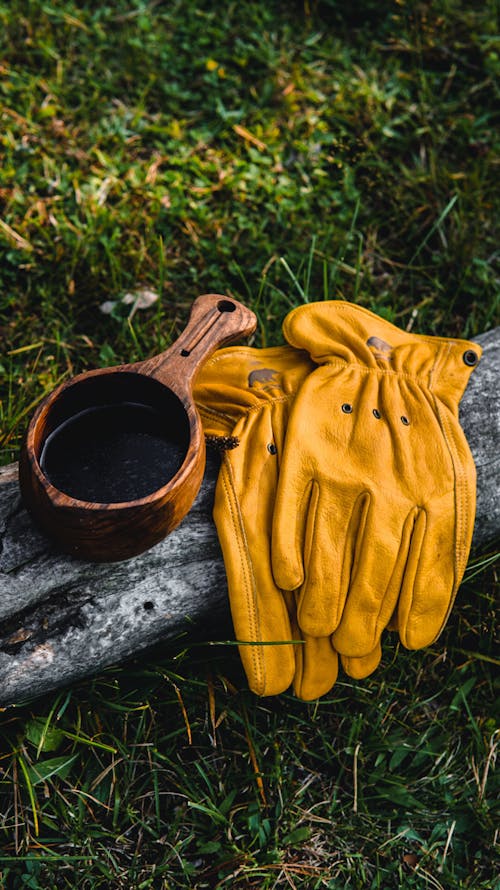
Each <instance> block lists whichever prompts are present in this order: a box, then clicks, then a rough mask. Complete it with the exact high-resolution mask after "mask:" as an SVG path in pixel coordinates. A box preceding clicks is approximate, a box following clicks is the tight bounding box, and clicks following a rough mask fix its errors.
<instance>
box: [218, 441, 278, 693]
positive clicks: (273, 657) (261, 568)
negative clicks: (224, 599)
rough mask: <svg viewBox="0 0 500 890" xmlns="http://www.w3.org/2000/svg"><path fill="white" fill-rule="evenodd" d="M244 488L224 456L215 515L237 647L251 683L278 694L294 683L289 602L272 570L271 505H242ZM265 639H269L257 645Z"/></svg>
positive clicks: (266, 691)
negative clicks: (255, 507) (251, 507)
mask: <svg viewBox="0 0 500 890" xmlns="http://www.w3.org/2000/svg"><path fill="white" fill-rule="evenodd" d="M240 488H241V486H239V487H237V486H235V483H234V479H233V468H232V466H231V462H230V459H229V458H226V459H225V460H224V462H223V464H222V466H221V469H220V472H219V479H218V481H217V487H216V494H215V503H214V520H215V523H216V526H217V531H218V535H219V541H220V545H221V549H222V554H223V557H224V564H225V567H226V575H227V582H228V588H229V600H230V605H231V614H232V618H233V624H234V631H235V636H236V639H237V640H238V641H239V642H241V644H242V645H240V647H239V652H240V656H241V661H242V664H243V667H244V670H245V673H246V675H247V678H248V685H249V687H250V689H252V690H253V692H255V693H256V694H257V695H276V694H278V693H280V692H284V691H285V690H286V689H288V687H289V686H290V685H291V683H292V680H293V676H294V673H295V651H294V650H295V646H294V644H293V643H291V642H290V641H291V640H292V639H293V637H292V629H291V625H290V619H289V613H288V609H287V605H286V602H285V599H284V597H283V594H282V592H281V591H280V590H278V588H277V587H276V585H275V583H274V580H273V577H272V574H271V555H270V552H269V536H270V511H268V512H267V514H266V511H265V510H260V511H256V510H252V511H250V510H247V511H243V510H242V509H241V503H240V499H239V498H238V497H237V491H239V490H240ZM263 500H265V498H264V495H263ZM267 500H269V499H267ZM246 516H248V517H249V518H248V519H245V517H246ZM266 542H267V544H266ZM266 547H267V549H266ZM283 641H287V642H283ZM262 643H264V644H266V645H259V644H262ZM271 643H275V644H276V645H271Z"/></svg>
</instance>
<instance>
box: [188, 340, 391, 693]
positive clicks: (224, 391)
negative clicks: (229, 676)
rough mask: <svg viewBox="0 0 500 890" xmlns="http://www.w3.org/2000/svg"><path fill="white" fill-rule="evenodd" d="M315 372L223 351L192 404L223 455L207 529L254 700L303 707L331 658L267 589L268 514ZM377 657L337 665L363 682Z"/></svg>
mask: <svg viewBox="0 0 500 890" xmlns="http://www.w3.org/2000/svg"><path fill="white" fill-rule="evenodd" d="M315 368H316V365H315V364H314V363H313V362H312V361H311V359H310V358H309V356H308V355H307V353H306V352H304V351H301V350H296V349H292V348H291V347H290V346H284V347H274V348H269V349H260V350H259V349H252V348H250V347H237V346H235V347H228V348H226V349H221V350H219V351H218V352H217V353H215V354H214V355H213V356H212V358H210V359H209V360H208V361H207V362H206V363H205V364H204V365H203V367H202V368H201V370H200V372H199V374H198V377H197V379H196V382H195V387H194V396H195V400H196V403H197V406H198V409H199V411H200V414H201V417H202V422H203V426H204V431H205V434H206V435H207V436H215V437H218V438H220V440H221V442H222V446H223V447H224V445H231V444H233V445H234V444H235V443H234V441H231V437H233V438H234V439H237V442H238V444H237V445H236V447H233V448H228V449H227V450H223V451H222V460H221V467H220V471H219V475H218V480H217V485H216V491H215V503H214V520H215V524H216V527H217V532H218V536H219V541H220V544H221V549H222V553H223V557H224V563H225V568H226V574H227V581H228V591H229V599H230V605H231V613H232V618H233V624H234V630H235V635H236V638H237V640H238V642H239V652H240V656H241V660H242V663H243V666H244V669H245V672H246V675H247V678H248V683H249V686H250V688H251V689H252V690H253V691H254V692H255V693H257V694H258V695H274V694H277V693H280V692H284V691H285V690H286V689H287V688H288V687H289V686H290V685H291V684H293V686H294V690H295V693H296V695H298V696H299V697H300V698H303V699H305V700H310V699H314V698H317V697H318V696H320V695H323V694H325V693H326V692H328V691H329V690H330V689H331V687H332V686H333V684H334V683H335V680H336V678H337V671H338V656H337V653H336V652H335V650H334V648H333V647H332V645H331V641H330V639H329V638H328V637H326V638H325V637H324V638H317V637H315V638H314V639H312V638H311V639H309V638H308V637H306V636H305V635H304V634H301V633H300V631H299V628H298V625H297V620H296V600H295V594H294V593H293V592H291V591H290V592H288V591H282V590H280V589H279V587H278V586H277V585H276V583H275V580H274V578H273V574H272V570H271V532H272V518H273V509H274V502H275V496H276V489H277V485H278V476H279V469H280V463H281V457H282V453H283V445H284V440H285V434H286V427H287V422H288V415H289V411H290V406H291V404H292V403H293V400H294V398H295V394H296V392H297V391H298V389H299V387H300V385H301V384H302V383H303V381H304V380H305V379H306V378H307V377H308V375H309V374H311V373H312V371H313V370H314V369H315ZM379 660H380V654H379V652H378V651H377V652H376V653H374V654H373V655H372V654H371V655H370V657H369V658H367V659H362V660H360V661H359V662H358V661H357V660H354V662H353V664H350V661H351V660H346V668H347V669H348V670H351V671H353V672H354V674H353V675H354V676H366V675H367V674H368V673H371V671H372V670H374V669H375V667H376V666H377V664H378V662H379Z"/></svg>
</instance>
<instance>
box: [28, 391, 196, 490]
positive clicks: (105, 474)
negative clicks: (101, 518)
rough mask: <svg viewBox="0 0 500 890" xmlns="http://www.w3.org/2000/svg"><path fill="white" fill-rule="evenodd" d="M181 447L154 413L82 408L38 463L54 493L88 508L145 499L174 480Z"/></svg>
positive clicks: (142, 408) (132, 407) (128, 406)
mask: <svg viewBox="0 0 500 890" xmlns="http://www.w3.org/2000/svg"><path fill="white" fill-rule="evenodd" d="M186 450H187V448H186V443H185V442H183V441H182V437H181V436H179V434H178V433H177V434H176V431H175V430H169V422H168V417H165V414H164V413H162V414H160V412H159V411H156V410H155V409H154V408H150V407H149V406H147V405H141V404H136V403H127V402H125V403H120V404H118V405H103V406H100V407H92V408H87V409H86V410H84V411H81V412H80V413H79V414H76V415H75V416H74V417H71V418H70V419H69V420H67V421H65V422H64V423H61V425H60V426H58V427H56V429H55V430H54V431H53V432H52V433H51V434H50V436H48V438H47V441H46V442H45V444H44V447H43V451H42V454H41V458H40V464H41V467H42V470H43V472H44V473H45V475H46V477H47V478H48V479H49V481H50V482H51V483H52V485H54V486H55V487H56V488H58V489H59V491H62V492H64V493H65V494H67V495H69V496H70V497H73V498H78V500H82V501H90V502H92V503H104V504H111V503H121V502H124V501H134V500H137V499H139V498H143V497H146V496H147V495H150V494H152V493H153V492H154V491H157V490H158V489H159V488H162V486H164V485H166V484H167V482H169V481H170V479H172V477H173V476H175V474H176V472H177V471H178V470H179V469H180V467H181V465H182V463H183V461H184V458H185V456H186Z"/></svg>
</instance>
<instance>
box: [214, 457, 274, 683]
mask: <svg viewBox="0 0 500 890" xmlns="http://www.w3.org/2000/svg"><path fill="white" fill-rule="evenodd" d="M224 471H225V472H224ZM221 474H222V483H223V485H224V490H225V492H226V494H228V493H229V495H230V497H228V498H227V503H228V504H229V509H230V513H231V521H232V525H233V528H234V529H235V537H236V541H237V544H238V552H239V555H240V563H241V566H242V568H243V573H242V574H243V577H244V579H245V581H246V583H245V603H246V613H247V618H248V624H249V626H250V639H251V640H252V642H253V641H254V640H255V642H259V641H260V642H262V635H261V633H260V622H259V619H258V608H257V597H256V595H255V588H256V585H255V576H254V574H253V571H252V560H251V558H250V550H249V547H248V542H247V536H246V530H245V525H244V522H243V517H242V515H241V510H240V508H239V503H238V498H237V496H236V489H235V485H234V481H233V469H232V466H231V463H230V461H229V460H228V459H227V455H226V457H225V459H224V461H223V465H222V467H221ZM234 504H235V505H236V509H235V508H234ZM238 528H239V531H240V533H241V539H240V537H239V535H238ZM240 540H242V541H243V544H244V551H243V550H242V548H241V546H240ZM252 606H253V609H252ZM246 648H248V649H250V653H249V654H250V656H251V659H252V662H253V673H254V676H255V678H256V683H255V687H256V688H255V691H256V692H258V694H262V693H263V691H264V690H265V687H266V676H265V660H264V658H263V655H262V651H261V649H260V648H259V646H249V647H246Z"/></svg>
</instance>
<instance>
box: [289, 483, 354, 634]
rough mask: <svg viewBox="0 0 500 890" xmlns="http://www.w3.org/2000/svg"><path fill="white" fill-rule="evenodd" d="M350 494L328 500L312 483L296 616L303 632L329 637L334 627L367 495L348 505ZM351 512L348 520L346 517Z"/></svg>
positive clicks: (345, 594) (341, 606)
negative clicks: (313, 487) (303, 575)
mask: <svg viewBox="0 0 500 890" xmlns="http://www.w3.org/2000/svg"><path fill="white" fill-rule="evenodd" d="M351 503H352V494H351V492H347V493H346V496H345V497H344V498H341V497H339V498H337V499H336V501H334V502H331V501H330V500H329V498H328V492H325V491H321V490H320V489H319V486H317V485H316V493H315V498H314V499H313V498H311V502H310V509H309V512H308V515H307V529H306V535H305V541H304V567H305V578H304V583H303V584H302V587H301V589H300V595H299V600H298V608H297V620H298V623H299V627H300V629H301V630H302V632H303V633H304V634H307V635H308V636H311V637H329V636H330V635H331V634H332V633H333V631H334V630H335V629H336V628H337V627H338V624H339V621H340V620H341V618H342V612H343V609H344V604H345V600H346V596H347V591H348V588H349V580H350V567H351V564H352V560H353V545H354V542H355V540H356V536H357V530H358V528H359V526H360V525H361V526H362V525H363V524H364V515H365V512H366V509H367V497H366V496H365V495H361V496H360V497H358V498H357V499H356V500H355V502H354V507H352V506H351ZM349 509H351V511H352V512H351V516H350V519H349V521H348V522H346V517H347V516H348V515H349Z"/></svg>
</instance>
